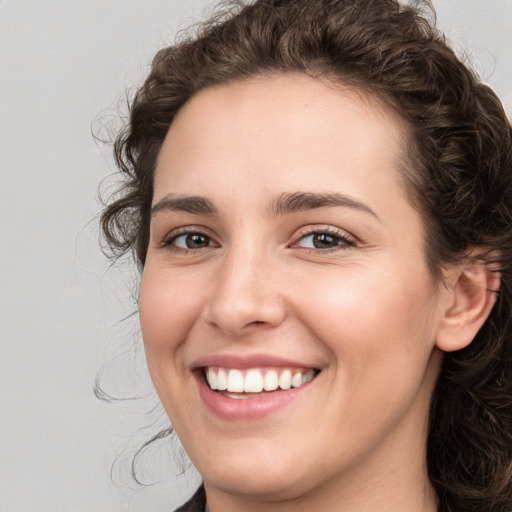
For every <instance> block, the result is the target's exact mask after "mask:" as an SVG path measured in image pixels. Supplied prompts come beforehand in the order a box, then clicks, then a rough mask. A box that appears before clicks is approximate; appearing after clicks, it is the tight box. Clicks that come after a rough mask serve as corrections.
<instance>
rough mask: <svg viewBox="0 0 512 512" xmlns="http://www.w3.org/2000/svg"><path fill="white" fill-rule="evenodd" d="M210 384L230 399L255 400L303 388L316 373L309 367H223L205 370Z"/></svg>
mask: <svg viewBox="0 0 512 512" xmlns="http://www.w3.org/2000/svg"><path fill="white" fill-rule="evenodd" d="M204 375H205V379H206V382H207V384H208V386H209V387H210V389H211V390H213V391H226V392H227V393H223V394H225V395H226V396H229V397H230V398H251V397H254V396H261V395H263V394H265V392H271V391H276V390H282V391H286V390H289V389H291V388H299V387H301V386H302V385H304V384H306V383H307V382H309V381H311V380H313V379H314V377H315V375H316V372H315V370H313V369H306V368H302V369H301V368H247V369H243V370H242V369H236V368H223V367H219V366H210V367H207V368H205V369H204Z"/></svg>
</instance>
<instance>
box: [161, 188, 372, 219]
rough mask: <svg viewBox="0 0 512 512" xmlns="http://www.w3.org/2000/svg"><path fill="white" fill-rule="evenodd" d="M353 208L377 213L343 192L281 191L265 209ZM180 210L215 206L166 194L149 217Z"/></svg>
mask: <svg viewBox="0 0 512 512" xmlns="http://www.w3.org/2000/svg"><path fill="white" fill-rule="evenodd" d="M336 206H338V207H344V208H354V209H356V210H360V211H362V212H365V213H369V214H370V215H373V216H374V217H375V218H376V219H378V218H379V217H378V216H377V214H376V213H375V212H374V211H373V210H372V209H371V208H370V207H369V206H367V205H366V204H364V203H362V202H360V201H358V200H357V199H354V198H353V197H350V196H348V195H345V194H339V193H333V192H329V193H318V192H284V193H282V194H281V195H280V196H279V197H277V198H276V199H274V200H273V201H271V202H270V204H269V211H270V213H271V214H273V215H276V216H278V215H285V214H288V213H295V212H304V211H308V210H315V209H318V208H326V207H336ZM164 210H165V211H182V212H187V213H192V214H196V215H212V216H213V215H217V214H218V211H217V208H216V207H215V205H214V204H213V203H212V202H211V201H210V200H209V199H206V198H204V197H201V196H176V195H174V194H169V195H167V196H165V197H163V198H162V199H160V200H159V201H158V202H157V203H156V204H155V205H154V206H153V207H152V208H151V216H154V215H156V214H157V213H159V212H161V211H164Z"/></svg>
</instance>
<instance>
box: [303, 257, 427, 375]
mask: <svg viewBox="0 0 512 512" xmlns="http://www.w3.org/2000/svg"><path fill="white" fill-rule="evenodd" d="M358 270H359V271H358ZM358 270H357V269H356V270H355V271H354V269H350V270H348V269H345V270H344V269H334V272H333V273H332V274H330V275H327V274H326V275H325V276H323V277H320V276H318V275H317V276H315V279H311V280H310V282H309V284H308V286H307V288H308V294H307V296H304V297H303V298H302V302H301V304H300V306H297V310H300V311H301V312H302V321H303V323H304V324H306V325H307V326H308V328H309V329H310V330H311V331H312V332H313V333H314V334H315V336H316V337H317V338H318V339H319V340H321V341H322V342H323V343H324V344H325V345H326V346H327V348H328V349H330V351H331V353H332V354H333V356H334V357H335V358H336V359H337V360H338V364H340V365H344V366H345V365H346V366H347V368H348V369H349V371H350V372H353V373H354V375H352V376H351V377H355V376H356V375H355V374H359V373H364V371H365V368H367V367H368V368H369V367H370V365H373V367H374V368H375V369H376V370H378V369H379V368H382V371H383V372H388V373H389V372H392V371H393V369H394V368H397V367H398V366H400V365H401V366H405V367H406V366H407V363H406V361H409V362H413V361H415V360H416V362H417V363H418V364H426V363H427V359H428V357H429V354H430V353H431V351H432V349H433V346H434V337H435V336H434V332H435V311H436V304H437V299H436V297H437V294H436V291H435V289H434V286H433V284H432V283H431V281H430V279H429V277H428V275H427V274H426V273H418V272H406V271H405V270H404V269H403V268H400V267H398V266H397V267H395V269H394V270H395V271H393V267H392V266H390V265H388V266H387V272H385V271H384V269H382V270H383V271H381V272H379V271H377V269H376V271H374V272H371V271H370V270H369V269H358ZM303 284H304V283H303ZM416 369H418V368H417V367H416ZM401 370H404V369H403V368H401ZM404 371H407V369H405V370H404Z"/></svg>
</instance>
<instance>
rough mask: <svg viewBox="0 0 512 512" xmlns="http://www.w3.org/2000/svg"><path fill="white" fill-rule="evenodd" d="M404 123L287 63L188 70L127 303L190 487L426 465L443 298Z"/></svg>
mask: <svg viewBox="0 0 512 512" xmlns="http://www.w3.org/2000/svg"><path fill="white" fill-rule="evenodd" d="M404 139H405V132H404V126H403V123H402V122H401V121H400V120H399V119H398V117H397V116H396V115H394V114H393V113H392V112H391V111H389V110H388V109H387V108H386V107H385V106H383V105H382V104H381V103H379V102H377V101H376V100H375V99H372V98H371V97H368V96H366V95H365V94H363V93H360V92H359V93H358V92H354V91H352V90H348V89H343V88H341V87H337V86H332V85H329V84H326V83H324V82H322V81H320V80H317V79H313V78H309V77H306V76H302V75H293V74H290V75H279V76H272V77H262V78H259V79H256V80H251V81H245V82H241V83H235V84H230V85H223V86H219V87H215V88H210V89H206V90H204V91H202V92H200V93H198V94H197V95H196V96H195V97H194V98H193V99H192V100H191V101H190V102H189V103H188V104H186V105H185V106H184V108H183V109H182V110H181V111H180V113H179V114H178V116H177V118H176V119H175V121H174V123H173V124H172V126H171V128H170V130H169V133H168V135H167V137H166V139H165V142H164V144H163V147H162V150H161V153H160V155H159V160H158V165H157V169H156V173H155V183H154V200H153V216H152V219H151V235H150V243H149V247H148V252H147V260H146V264H145V268H144V274H143V279H142V286H141V295H140V318H141V327H142V333H143V338H144V344H145V350H146V355H147V360H148V366H149V369H150V373H151V376H152V379H153V382H154V385H155V387H156V390H157V392H158V394H159V396H160V399H161V400H162V403H163V405H164V407H165V409H166V411H167V413H168V415H169V417H170V419H171V422H172V424H173V426H174V428H175V430H176V432H177V433H178V435H179V437H180V439H181V441H182V443H183V445H184V447H185V449H186V450H187V452H188V454H189V456H190V458H191V459H192V461H193V463H194V464H195V465H196V467H197V468H198V470H199V472H200V473H201V475H202V476H203V478H204V481H205V485H206V489H207V492H208V493H209V496H215V495H217V496H221V495H223V494H224V495H226V494H231V495H238V496H250V497H252V498H255V499H256V498H257V499H263V500H269V501H272V500H274V501H276V500H283V499H291V498H296V497H299V496H304V497H305V496H309V497H311V496H314V495H315V493H317V492H323V493H324V495H326V496H327V495H328V494H329V493H330V495H331V497H332V496H334V495H335V494H336V493H338V492H343V493H344V494H343V495H344V499H345V500H346V503H349V502H350V500H351V499H353V500H355V501H357V500H358V499H359V498H358V497H357V493H358V492H360V491H361V489H362V488H364V487H365V486H368V488H371V487H370V486H375V485H379V484H380V485H381V486H384V485H385V483H386V482H388V483H389V482H390V479H392V480H393V481H396V482H399V483H400V485H401V486H402V487H403V488H404V487H407V482H410V481H411V480H414V481H415V482H416V484H418V482H422V483H424V480H426V470H425V442H426V429H427V416H428V408H429V401H430V394H431V391H432V388H433V385H434V383H435V379H436V376H437V373H438V369H439V363H440V355H439V352H438V351H437V349H435V342H436V330H437V328H438V325H439V318H440V317H441V315H442V307H443V304H444V302H443V297H442V296H441V294H442V293H443V291H442V289H443V287H440V288H439V289H438V288H437V287H436V285H435V284H434V283H433V282H432V279H431V276H430V274H429V272H428V269H427V266H426V263H425V255H424V252H425V251H424V232H423V226H422V221H421V218H420V216H419V214H418V213H417V211H416V210H415V209H414V208H413V207H412V206H411V205H410V203H409V202H408V200H407V195H406V192H405V188H404V186H403V184H402V180H401V175H400V171H399V169H400V167H401V166H403V165H404V164H403V161H402V156H401V155H402V154H403V150H404ZM208 382H209V383H208ZM212 387H213V388H218V389H216V390H212V389H211V388H212ZM244 390H245V392H244ZM333 489H336V491H333ZM391 489H392V486H391ZM331 491H332V492H331ZM367 494H368V492H367ZM373 494H380V495H383V494H384V492H380V491H379V493H373ZM209 499H210V497H209ZM393 499H394V498H393V497H391V498H388V504H389V503H392V500H393ZM355 501H354V502H355ZM316 503H318V501H317V502H316ZM349 509H350V508H349V507H348V506H347V510H349ZM324 510H328V509H327V508H324ZM361 510H363V509H362V508H361ZM374 510H375V508H374ZM381 510H384V509H381Z"/></svg>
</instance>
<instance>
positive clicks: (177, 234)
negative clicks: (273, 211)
mask: <svg viewBox="0 0 512 512" xmlns="http://www.w3.org/2000/svg"><path fill="white" fill-rule="evenodd" d="M193 235H199V236H202V237H204V238H206V239H207V240H208V243H209V245H208V246H207V247H199V248H184V247H177V246H176V245H174V244H175V242H176V240H178V239H179V238H181V237H187V236H193ZM321 235H327V236H329V237H331V238H332V239H334V241H336V244H335V245H334V246H332V247H327V248H318V247H302V249H303V250H304V251H308V252H311V253H316V254H318V253H323V254H325V253H330V252H335V251H340V250H346V249H349V248H351V247H354V246H355V245H356V241H355V240H354V239H353V238H352V237H350V236H349V235H348V234H347V233H346V232H344V231H341V230H339V229H336V228H333V227H322V228H316V229H313V228H304V229H302V230H301V231H300V232H299V233H298V235H297V237H296V239H295V241H294V242H293V243H291V244H290V245H289V246H288V247H292V248H293V247H299V248H300V242H301V241H304V240H305V239H307V238H308V237H314V236H321ZM211 242H213V238H212V237H211V236H210V235H208V234H207V233H206V232H204V231H203V230H201V229H198V228H196V227H193V226H191V227H186V228H180V229H179V230H178V231H174V232H173V233H171V235H170V236H169V237H167V238H166V239H165V240H163V241H162V243H161V247H164V248H166V249H168V250H170V251H171V252H173V253H176V254H183V255H186V254H189V253H197V252H198V251H202V250H204V249H208V248H211V247H218V244H217V243H216V242H214V244H213V245H210V244H211Z"/></svg>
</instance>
